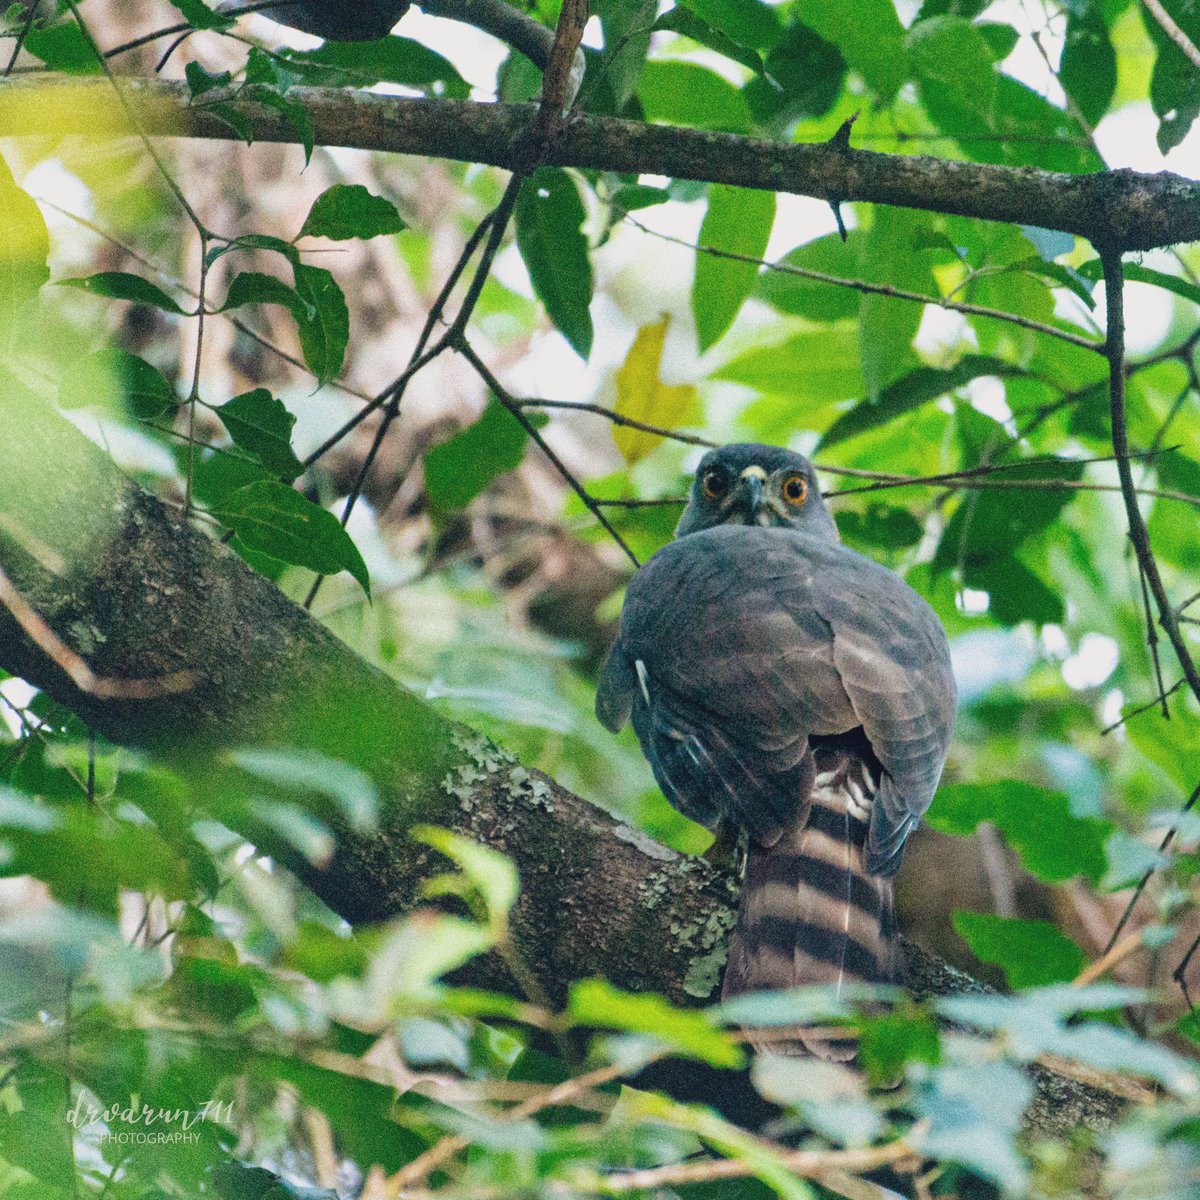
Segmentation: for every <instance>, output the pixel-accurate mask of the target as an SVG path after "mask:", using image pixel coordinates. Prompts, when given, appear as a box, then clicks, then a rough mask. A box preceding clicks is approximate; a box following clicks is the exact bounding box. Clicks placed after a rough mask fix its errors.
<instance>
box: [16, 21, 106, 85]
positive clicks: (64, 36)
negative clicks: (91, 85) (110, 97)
mask: <svg viewBox="0 0 1200 1200" xmlns="http://www.w3.org/2000/svg"><path fill="white" fill-rule="evenodd" d="M24 48H25V49H26V50H28V51H29V53H30V54H32V55H33V57H34V58H40V59H41V60H42V62H44V63H45V64H46V66H48V67H49V68H50V70H52V71H65V72H66V73H67V74H68V75H97V74H99V72H100V63H99V62H98V61H97V59H96V52H95V50H93V49H92V46H91V43H90V42H89V41H88V40H87V38H86V37H85V36H84V33H83V30H82V29H80V28H79V26H78V25H77V24H76V23H75V22H74V21H63V22H62V23H61V24H58V25H47V26H44V27H43V28H41V29H37V28H34V29H30V31H29V33H28V34H26V36H25V43H24Z"/></svg>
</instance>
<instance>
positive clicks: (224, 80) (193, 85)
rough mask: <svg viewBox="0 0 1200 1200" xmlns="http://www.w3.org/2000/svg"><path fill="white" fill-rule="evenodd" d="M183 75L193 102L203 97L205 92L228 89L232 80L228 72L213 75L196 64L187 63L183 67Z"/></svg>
mask: <svg viewBox="0 0 1200 1200" xmlns="http://www.w3.org/2000/svg"><path fill="white" fill-rule="evenodd" d="M183 73H184V76H185V77H186V78H187V85H188V91H189V92H191V94H192V99H193V100H195V99H196V98H197V97H199V96H203V95H204V93H205V92H215V91H216V90H217V89H218V88H224V87H228V86H229V84H230V81H231V80H232V79H233V76H232V75H231V74H230V72H228V71H221V72H219V73H218V74H215V75H214V74H213V73H212V72H211V71H206V70H205V69H204V68H203V67H202V66H201V65H200V64H199V63H198V62H190V63H188V64H187V66H186V67H184V72H183Z"/></svg>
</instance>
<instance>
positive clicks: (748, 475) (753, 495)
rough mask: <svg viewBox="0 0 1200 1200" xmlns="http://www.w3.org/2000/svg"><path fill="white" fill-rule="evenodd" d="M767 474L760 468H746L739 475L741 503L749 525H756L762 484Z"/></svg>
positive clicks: (760, 505)
mask: <svg viewBox="0 0 1200 1200" xmlns="http://www.w3.org/2000/svg"><path fill="white" fill-rule="evenodd" d="M766 478H767V473H766V471H764V470H763V469H762V467H747V468H746V469H745V470H744V471H743V472H742V475H741V494H742V503H743V505H744V507H745V510H746V520H747V523H748V524H750V525H755V524H757V523H758V514H759V512H760V510H761V509H762V506H763V484H764V483H765V482H766Z"/></svg>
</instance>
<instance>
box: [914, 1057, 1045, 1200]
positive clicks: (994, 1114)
mask: <svg viewBox="0 0 1200 1200" xmlns="http://www.w3.org/2000/svg"><path fill="white" fill-rule="evenodd" d="M1032 1099H1033V1084H1032V1083H1031V1082H1030V1080H1028V1079H1027V1078H1026V1077H1025V1076H1024V1075H1023V1074H1022V1073H1021V1071H1020V1069H1019V1068H1017V1067H1014V1066H1013V1065H1012V1064H1011V1063H1006V1062H982V1063H966V1064H957V1063H956V1064H946V1065H944V1066H942V1067H940V1068H938V1069H937V1070H932V1071H929V1072H928V1073H926V1075H925V1079H924V1086H919V1087H917V1088H915V1089H914V1095H913V1108H914V1110H915V1111H916V1113H917V1114H918V1115H919V1116H920V1117H921V1118H922V1119H923V1120H924V1121H925V1122H927V1125H926V1128H925V1130H924V1136H923V1138H922V1146H923V1147H924V1148H925V1150H926V1153H931V1154H933V1155H935V1156H936V1157H937V1158H939V1159H949V1160H950V1161H951V1162H959V1163H963V1164H964V1165H966V1166H968V1167H970V1168H971V1169H972V1170H974V1171H977V1172H979V1174H981V1175H983V1176H984V1177H985V1178H987V1179H991V1180H993V1181H994V1182H995V1183H998V1184H1000V1185H1001V1187H1003V1188H1004V1189H1005V1192H1006V1193H1008V1194H1012V1195H1020V1194H1022V1193H1024V1192H1025V1191H1026V1189H1027V1185H1028V1169H1027V1167H1026V1166H1025V1162H1024V1160H1023V1159H1022V1157H1021V1155H1020V1153H1019V1151H1018V1150H1017V1146H1016V1141H1017V1135H1018V1133H1019V1131H1020V1128H1021V1118H1022V1116H1023V1115H1024V1113H1025V1109H1026V1107H1027V1106H1028V1104H1029V1102H1030V1100H1032Z"/></svg>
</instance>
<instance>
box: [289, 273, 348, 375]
mask: <svg viewBox="0 0 1200 1200" xmlns="http://www.w3.org/2000/svg"><path fill="white" fill-rule="evenodd" d="M293 271H294V272H295V283H296V294H297V295H298V296H299V297H300V299H301V300H302V301H303V302H304V304H305V305H306V306H307V308H306V309H304V310H301V309H293V310H292V315H293V316H294V317H295V318H296V327H297V331H298V332H299V334H300V348H301V350H302V351H303V353H304V361H305V362H306V363H307V364H308V369H309V370H310V371H312V373H313V374H314V375H315V376H316V377H317V378H318V379H319V380H320V381H321V382H322V383H325V382H328V381H329V380H330V379H332V378H333V377H334V376H335V375H337V373H338V372H339V371H340V370H341V369H342V362H343V361H344V359H345V357H346V346H347V344H348V343H349V341H350V312H349V310H348V309H347V307H346V297H345V295H344V294H343V293H342V289H341V288H340V287H338V285H337V282H336V281H335V280H334V278H333V276H332V275H331V274H330V273H329V272H328V271H326V270H325V268H324V267H310V266H308V265H307V264H305V263H297V264H296V265H295V266H294V267H293ZM310 311H311V313H312V314H313V315H312V316H311V317H310V316H308V315H307V313H308V312H310ZM302 312H303V313H304V314H305V315H303V316H302V315H301V314H302Z"/></svg>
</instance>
